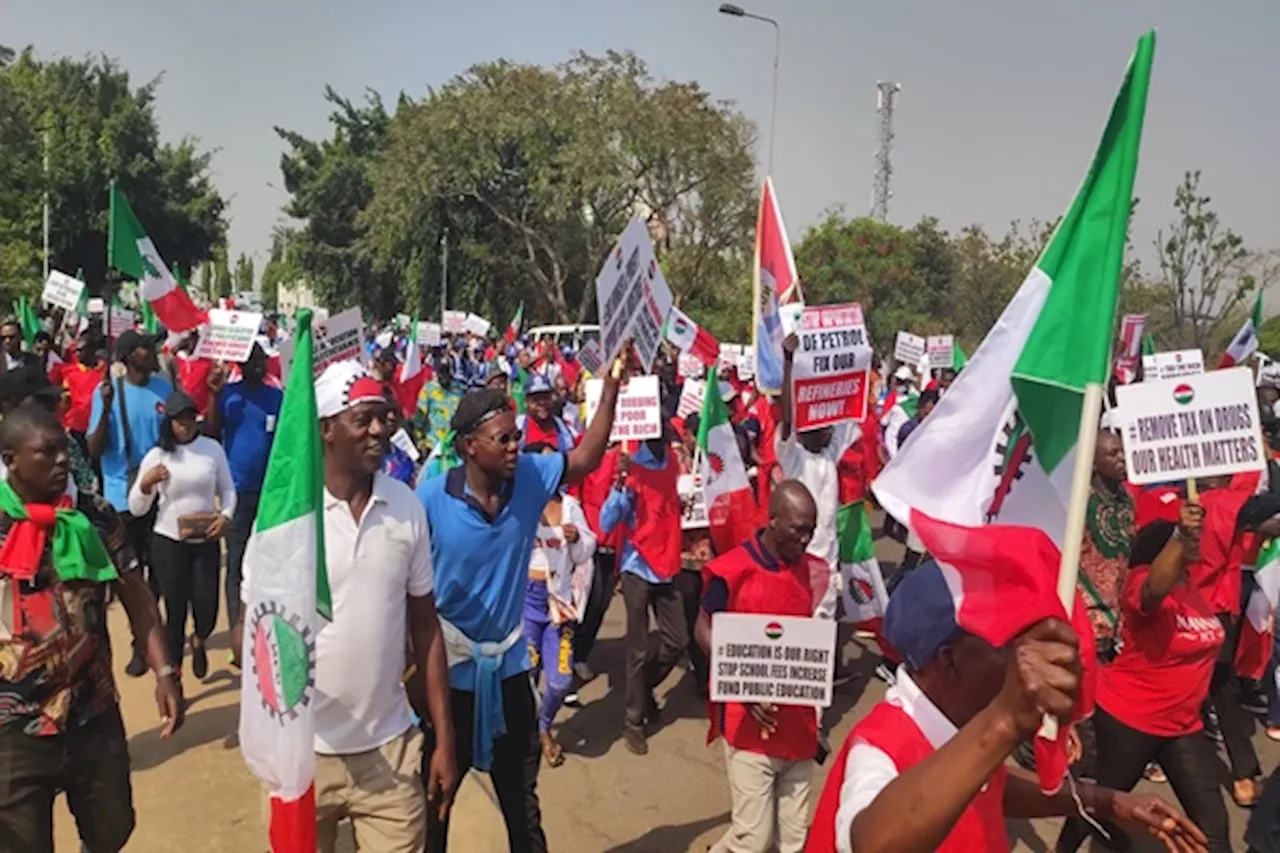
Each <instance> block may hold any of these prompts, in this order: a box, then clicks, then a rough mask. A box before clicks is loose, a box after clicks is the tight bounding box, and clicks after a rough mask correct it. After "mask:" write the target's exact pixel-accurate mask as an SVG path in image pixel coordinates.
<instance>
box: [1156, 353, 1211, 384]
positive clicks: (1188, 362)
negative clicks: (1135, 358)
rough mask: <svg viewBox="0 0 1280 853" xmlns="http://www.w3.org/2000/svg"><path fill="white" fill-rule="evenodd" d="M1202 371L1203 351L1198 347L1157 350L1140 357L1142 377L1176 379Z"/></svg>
mask: <svg viewBox="0 0 1280 853" xmlns="http://www.w3.org/2000/svg"><path fill="white" fill-rule="evenodd" d="M1197 373H1204V353H1202V352H1201V351H1200V350H1198V349H1181V350H1175V351H1174V352H1158V353H1154V354H1153V355H1144V356H1143V357H1142V378H1143V379H1144V380H1146V381H1148V382H1149V381H1151V380H1153V379H1176V378H1177V377H1179V376H1194V375H1195V374H1197Z"/></svg>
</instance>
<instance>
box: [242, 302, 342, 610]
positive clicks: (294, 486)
mask: <svg viewBox="0 0 1280 853" xmlns="http://www.w3.org/2000/svg"><path fill="white" fill-rule="evenodd" d="M293 340H294V343H293V347H294V349H293V353H294V354H293V364H292V365H290V367H289V381H288V382H287V384H286V385H285V392H284V401H283V402H282V403H281V405H280V418H279V420H278V422H277V425H276V434H275V441H274V442H272V444H271V457H270V459H269V460H268V461H267V474H266V477H265V479H264V480H263V482H262V494H261V497H260V498H259V501H260V502H259V504H258V506H259V509H258V519H257V522H256V524H255V529H256V530H257V533H258V534H259V535H261V534H262V533H264V532H266V531H268V530H270V529H272V528H273V527H278V526H280V525H282V524H286V523H288V522H290V521H293V520H294V519H295V518H301V517H302V516H304V515H307V514H313V515H314V516H315V520H316V521H315V523H316V610H317V612H319V613H320V615H321V616H323V617H324V618H325V619H330V620H331V619H332V618H333V603H332V598H331V596H330V592H329V573H328V571H327V570H326V568H325V561H324V512H323V495H324V469H323V464H322V451H321V447H320V417H319V415H318V414H317V410H316V389H315V383H314V380H313V378H312V375H311V365H312V362H313V350H312V340H311V310H310V309H309V308H303V309H301V310H299V311H298V320H297V330H296V331H295V332H294V339H293Z"/></svg>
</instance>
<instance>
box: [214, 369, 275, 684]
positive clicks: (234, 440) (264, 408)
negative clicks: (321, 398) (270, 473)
mask: <svg viewBox="0 0 1280 853" xmlns="http://www.w3.org/2000/svg"><path fill="white" fill-rule="evenodd" d="M240 373H241V375H242V376H243V377H244V378H243V379H241V381H239V382H233V383H231V384H229V385H228V384H226V377H227V374H226V371H225V370H220V369H215V370H214V371H213V373H211V374H210V375H209V390H211V391H212V392H213V393H214V394H215V395H216V396H217V401H216V403H215V404H214V405H211V406H210V407H209V410H208V411H207V412H205V416H204V434H205V435H207V436H209V437H210V438H216V439H218V440H220V441H221V442H222V449H223V450H225V451H226V453H227V465H228V466H229V467H230V468H231V479H232V481H233V482H234V483H235V486H236V511H235V514H234V515H233V516H232V517H231V529H230V530H229V531H227V580H226V595H227V624H229V625H234V624H236V620H237V619H238V618H239V616H240V570H241V568H242V567H243V566H244V549H245V546H246V545H247V544H248V543H249V534H250V533H252V532H253V522H254V520H255V519H256V518H257V517H258V498H259V497H260V494H261V492H262V478H263V477H264V476H266V473H267V457H268V456H270V455H271V440H272V439H273V438H274V437H275V434H276V420H277V419H278V418H279V417H280V404H281V402H283V400H284V393H283V392H282V391H281V390H280V389H279V388H275V387H272V386H270V385H268V384H266V382H265V381H263V380H264V379H265V378H266V375H267V353H266V350H264V349H263V348H262V344H261V343H255V344H254V345H253V349H252V350H251V351H250V352H249V359H248V360H247V361H246V362H245V363H244V364H243V365H241V366H240ZM238 651H239V650H238V649H232V650H231V662H232V664H233V665H236V666H238V665H239V660H238V657H237V652H238Z"/></svg>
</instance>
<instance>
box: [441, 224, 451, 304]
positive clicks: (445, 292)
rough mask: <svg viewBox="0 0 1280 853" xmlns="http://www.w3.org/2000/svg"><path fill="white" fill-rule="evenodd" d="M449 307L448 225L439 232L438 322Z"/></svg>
mask: <svg viewBox="0 0 1280 853" xmlns="http://www.w3.org/2000/svg"><path fill="white" fill-rule="evenodd" d="M448 308H449V226H448V225H446V226H445V227H444V230H442V231H441V232H440V322H441V323H443V322H444V312H445V311H446V310H448Z"/></svg>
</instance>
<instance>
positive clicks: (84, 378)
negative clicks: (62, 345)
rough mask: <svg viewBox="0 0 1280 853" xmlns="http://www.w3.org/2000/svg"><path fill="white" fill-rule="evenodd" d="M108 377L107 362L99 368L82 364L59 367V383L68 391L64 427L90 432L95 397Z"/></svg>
mask: <svg viewBox="0 0 1280 853" xmlns="http://www.w3.org/2000/svg"><path fill="white" fill-rule="evenodd" d="M106 375H107V365H106V362H103V363H101V364H99V365H98V366H97V367H85V366H84V365H83V364H81V363H80V362H78V361H77V362H75V363H74V364H72V363H65V364H60V365H58V373H57V377H58V381H59V382H61V383H62V387H63V388H66V389H67V411H66V413H65V414H64V415H63V416H62V425H63V426H65V427H66V428H67V429H69V430H73V431H75V432H88V431H89V414H90V412H91V410H92V409H93V395H94V394H96V393H97V391H98V386H99V385H101V384H102V379H103V377H105V376H106Z"/></svg>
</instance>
